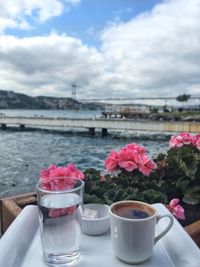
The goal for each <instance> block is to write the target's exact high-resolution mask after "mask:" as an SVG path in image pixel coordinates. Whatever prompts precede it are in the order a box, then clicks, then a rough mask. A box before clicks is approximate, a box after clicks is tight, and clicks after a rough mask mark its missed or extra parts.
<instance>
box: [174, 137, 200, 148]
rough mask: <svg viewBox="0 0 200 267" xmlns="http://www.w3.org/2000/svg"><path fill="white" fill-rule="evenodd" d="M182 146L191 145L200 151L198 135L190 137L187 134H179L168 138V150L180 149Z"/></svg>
mask: <svg viewBox="0 0 200 267" xmlns="http://www.w3.org/2000/svg"><path fill="white" fill-rule="evenodd" d="M184 145H193V146H195V147H196V148H198V149H200V134H197V135H190V134H189V133H180V134H179V135H173V136H172V137H171V138H170V141H169V147H170V148H176V147H182V146H184Z"/></svg>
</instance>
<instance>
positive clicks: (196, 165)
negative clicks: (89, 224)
mask: <svg viewBox="0 0 200 267" xmlns="http://www.w3.org/2000/svg"><path fill="white" fill-rule="evenodd" d="M169 148H170V149H169V150H168V151H167V154H160V155H158V157H157V158H156V159H154V161H153V160H152V159H150V157H149V156H148V155H147V152H146V149H145V148H144V147H143V146H140V145H138V144H134V143H133V144H127V145H126V146H125V147H123V148H121V150H120V151H119V152H118V151H116V150H113V151H111V153H110V154H109V155H108V156H107V158H106V159H105V167H106V170H107V172H108V173H107V174H105V175H102V174H101V172H100V171H98V170H95V169H92V168H91V169H87V170H85V172H84V173H83V172H81V171H80V170H78V169H77V168H76V167H75V166H74V165H73V164H68V165H67V166H56V165H51V166H50V167H49V168H48V169H45V170H42V171H41V175H40V179H47V180H48V179H49V180H50V179H51V178H52V177H64V176H69V177H70V176H71V177H72V176H73V177H76V178H80V179H84V181H85V193H84V202H85V203H91V202H93V203H106V204H108V205H110V204H112V203H113V202H116V201H120V200H131V199H134V200H140V201H145V202H148V203H155V202H161V203H163V204H165V205H166V207H167V208H168V209H169V210H170V211H171V212H172V213H173V214H174V215H175V216H176V217H177V218H178V219H184V218H185V215H184V209H183V208H182V207H181V206H180V204H179V202H180V201H181V202H182V201H185V202H187V203H192V204H196V203H198V202H199V201H200V179H199V175H198V173H199V171H200V135H196V136H192V135H189V134H187V133H181V134H180V135H177V136H172V137H171V139H170V142H169ZM48 186H49V189H50V190H51V189H52V190H54V188H53V187H52V185H51V183H50V184H49V185H48ZM56 186H58V188H62V186H63V184H62V183H61V184H58V185H56ZM169 201H170V203H169ZM168 203H169V204H168ZM56 212H57V211H55V214H53V215H56V216H57V213H56Z"/></svg>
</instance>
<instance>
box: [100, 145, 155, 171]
mask: <svg viewBox="0 0 200 267" xmlns="http://www.w3.org/2000/svg"><path fill="white" fill-rule="evenodd" d="M105 165H106V170H107V171H111V172H112V171H116V170H126V171H128V172H132V171H134V170H139V171H140V172H142V173H143V174H144V175H149V174H150V172H151V171H152V170H153V169H156V164H155V163H154V162H153V161H151V160H150V159H149V158H148V156H147V155H146V150H145V148H144V147H143V146H140V145H138V144H134V143H132V144H127V145H126V146H125V147H123V148H122V149H121V150H120V152H119V153H117V151H115V150H113V151H112V152H111V153H110V154H109V156H108V157H107V158H106V160H105Z"/></svg>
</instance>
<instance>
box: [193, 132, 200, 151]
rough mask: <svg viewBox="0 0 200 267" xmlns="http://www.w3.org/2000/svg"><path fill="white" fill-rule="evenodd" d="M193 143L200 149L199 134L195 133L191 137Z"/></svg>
mask: <svg viewBox="0 0 200 267" xmlns="http://www.w3.org/2000/svg"><path fill="white" fill-rule="evenodd" d="M193 145H194V146H195V147H196V148H198V149H200V134H197V135H195V136H194V137H193Z"/></svg>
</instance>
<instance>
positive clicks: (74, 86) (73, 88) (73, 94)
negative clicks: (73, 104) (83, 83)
mask: <svg viewBox="0 0 200 267" xmlns="http://www.w3.org/2000/svg"><path fill="white" fill-rule="evenodd" d="M76 88H77V85H76V84H75V83H73V84H72V98H73V99H76Z"/></svg>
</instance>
